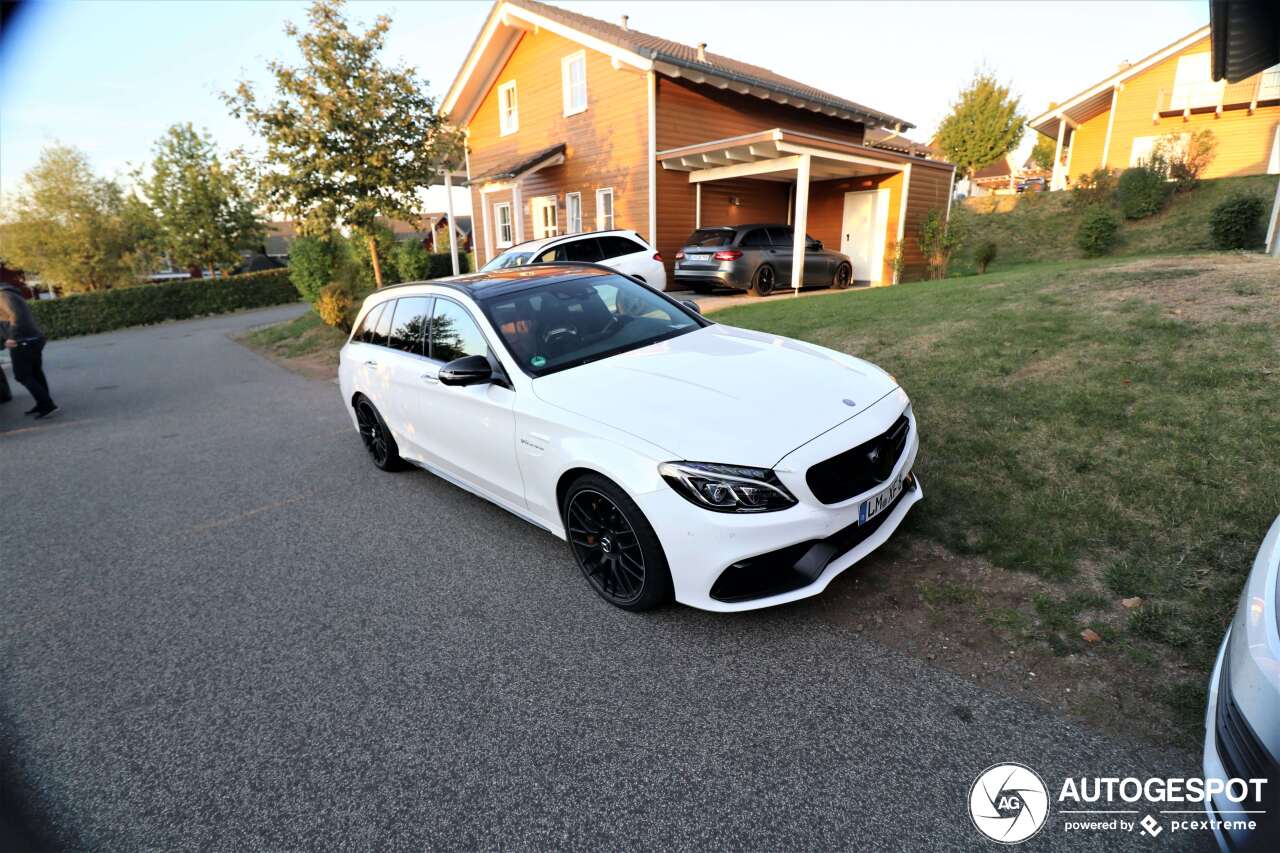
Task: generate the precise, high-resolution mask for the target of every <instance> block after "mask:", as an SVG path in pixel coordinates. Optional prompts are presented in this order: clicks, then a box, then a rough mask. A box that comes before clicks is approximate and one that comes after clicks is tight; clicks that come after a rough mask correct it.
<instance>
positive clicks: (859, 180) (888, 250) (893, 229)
mask: <svg viewBox="0 0 1280 853" xmlns="http://www.w3.org/2000/svg"><path fill="white" fill-rule="evenodd" d="M878 189H887V190H889V210H888V211H887V213H886V215H885V220H886V223H885V232H884V234H882V235H881V236H880V239H881V240H883V241H884V244H885V252H884V256H885V263H884V271H883V273H882V274H881V279H880V280H881V283H883V284H889V283H890V282H892V281H893V268H892V255H893V252H894V251H895V249H896V244H897V240H898V211H899V210H900V205H901V203H902V174H901V173H900V172H892V173H888V174H883V175H866V176H859V177H856V178H843V179H839V180H834V181H817V182H814V183H813V184H812V185H811V186H810V187H809V222H808V227H807V228H805V230H806V231H807V232H808V234H809V236H810V237H813V238H815V239H818V240H821V241H822V244H823V245H824V246H825V247H826V248H828V249H831V250H832V251H835V252H838V251H840V247H841V245H842V239H841V238H842V237H843V236H844V235H843V233H842V232H843V229H844V196H845V193H850V192H862V191H866V190H878Z"/></svg>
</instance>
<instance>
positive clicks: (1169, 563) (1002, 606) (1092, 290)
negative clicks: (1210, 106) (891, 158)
mask: <svg viewBox="0 0 1280 853" xmlns="http://www.w3.org/2000/svg"><path fill="white" fill-rule="evenodd" d="M715 317H716V319H717V320H718V321H721V322H724V323H731V324H733V325H739V326H746V327H750V328H755V329H761V330H764V331H769V332H776V333H779V334H783V335H788V336H791V337H796V338H801V339H805V340H809V341H814V342H816V343H819V344H822V345H824V346H828V347H832V348H833V349H838V350H843V351H846V352H850V353H853V354H856V355H860V356H863V357H866V358H868V359H870V360H871V361H874V362H876V363H877V364H879V365H881V366H883V367H884V368H885V369H887V370H889V371H890V372H892V373H894V374H895V375H896V376H897V377H898V378H899V380H900V381H901V382H902V384H903V386H904V387H905V388H906V389H907V391H908V393H910V394H911V397H912V400H913V403H914V406H915V411H916V413H917V415H918V417H919V422H920V432H921V440H922V449H921V457H920V458H921V461H920V463H919V467H918V469H917V470H918V471H919V472H920V474H921V475H922V477H923V479H924V484H925V491H926V494H927V495H928V497H929V499H928V500H927V501H926V502H925V503H924V504H922V505H921V507H920V511H919V513H918V514H917V517H916V518H915V520H914V521H913V527H912V529H913V530H915V531H916V532H918V533H922V534H924V535H925V536H926V537H928V538H929V539H932V540H934V541H936V542H938V543H941V544H943V545H944V546H945V547H946V548H947V549H948V550H949V551H950V552H952V553H954V554H957V555H960V556H962V557H963V556H966V555H968V556H973V557H976V558H980V559H982V560H985V561H989V562H990V563H991V564H993V565H994V566H995V567H997V569H1000V570H1006V575H1007V581H1008V585H1009V589H1010V590H1014V591H1015V594H1013V595H1012V596H1004V597H1001V598H999V599H995V598H991V597H987V596H979V597H976V598H974V599H972V600H970V599H968V598H965V597H964V596H963V595H962V591H961V590H958V589H956V588H954V586H950V587H948V586H938V585H936V583H935V584H934V585H933V586H928V587H923V588H921V589H920V590H918V591H919V593H920V597H921V599H922V602H923V605H924V606H925V607H926V608H930V609H932V610H934V611H936V613H938V614H943V616H942V618H943V619H944V620H945V619H946V617H947V615H948V614H951V615H955V616H956V618H957V619H964V620H967V621H968V622H969V623H970V624H968V625H959V624H954V623H953V624H949V625H947V626H946V627H947V628H948V629H949V630H951V631H954V632H957V633H961V634H963V633H964V632H966V631H969V632H972V631H975V630H977V631H983V632H994V633H995V634H996V636H998V637H999V638H1001V640H1002V641H1003V642H1005V643H1006V644H1008V645H1009V646H1011V647H1016V646H1018V645H1022V644H1032V645H1035V646H1036V647H1037V648H1038V649H1040V650H1043V651H1047V652H1048V653H1051V654H1052V655H1056V656H1068V655H1082V654H1087V655H1089V656H1096V657H1099V658H1100V659H1101V660H1103V661H1108V660H1109V661H1112V662H1113V663H1115V664H1116V666H1114V667H1112V666H1102V667H1098V668H1094V669H1092V670H1091V673H1092V674H1091V676H1090V677H1094V678H1101V679H1116V681H1115V682H1114V683H1112V684H1111V685H1110V687H1111V688H1112V690H1113V695H1115V696H1117V697H1119V699H1121V700H1123V702H1122V704H1123V705H1124V706H1125V707H1127V708H1130V709H1132V708H1147V709H1149V711H1148V713H1150V714H1151V715H1152V717H1153V719H1152V721H1151V725H1150V726H1149V727H1147V731H1148V732H1149V733H1156V734H1160V733H1167V732H1178V731H1182V732H1189V733H1191V736H1193V737H1194V736H1195V735H1196V733H1197V727H1198V725H1199V722H1198V720H1197V719H1194V718H1196V717H1199V715H1200V714H1201V713H1202V710H1203V708H1202V706H1201V705H1199V704H1197V702H1196V701H1192V699H1189V698H1188V697H1192V698H1194V697H1197V696H1201V695H1202V694H1203V690H1204V685H1205V682H1206V680H1207V675H1208V671H1209V669H1210V667H1211V665H1212V661H1213V657H1214V654H1215V652H1216V650H1217V646H1218V643H1219V641H1220V640H1221V637H1222V631H1223V629H1224V627H1225V626H1226V624H1227V622H1228V621H1229V618H1230V616H1231V614H1232V612H1233V611H1234V607H1235V603H1236V598H1237V596H1238V595H1239V591H1240V588H1241V584H1242V582H1243V579H1244V577H1245V575H1246V574H1247V572H1248V570H1249V567H1250V564H1251V562H1252V559H1253V555H1254V552H1255V551H1256V549H1257V547H1258V544H1259V543H1260V541H1261V539H1262V536H1263V534H1264V533H1265V532H1266V529H1267V527H1268V525H1269V524H1270V522H1271V520H1272V519H1273V518H1274V517H1275V516H1276V515H1277V513H1280V454H1277V453H1276V447H1277V446H1278V444H1280V335H1278V334H1277V332H1276V329H1277V328H1280V271H1278V270H1277V268H1276V266H1275V263H1274V261H1270V260H1268V259H1266V258H1263V257H1261V256H1257V255H1240V254H1205V255H1192V256H1180V257H1162V258H1145V259H1141V260H1133V259H1131V260H1128V261H1123V262H1117V261H1115V260H1109V261H1094V262H1086V261H1074V262H1060V263H1053V264H1043V265H1037V266H1028V267H1023V268H1021V269H1014V270H1009V271H1007V272H1003V273H995V274H989V275H986V276H981V277H969V278H960V279H950V280H946V281H941V282H927V283H924V282H922V283H917V284H910V285H905V286H899V287H895V288H886V289H884V290H881V291H874V292H871V293H862V294H848V295H839V296H834V297H831V298H826V299H821V300H804V299H797V300H789V299H786V298H785V297H784V298H779V299H776V300H770V301H768V302H764V303H762V304H756V305H750V306H741V307H733V308H728V309H726V310H724V311H721V312H718V313H717V314H716V315H715ZM1008 570H1012V571H1008ZM1019 576H1030V577H1032V578H1034V580H1035V583H1028V584H1022V585H1021V588H1022V589H1023V592H1022V593H1021V594H1017V593H1016V590H1018V589H1019V588H1020V582H1019V580H1018V577H1019ZM1125 599H1128V600H1129V601H1128V603H1125V601H1124V600H1125ZM1134 599H1140V601H1139V602H1134ZM1086 629H1088V630H1089V631H1092V632H1093V633H1094V634H1096V635H1097V637H1098V639H1094V640H1093V641H1092V642H1090V641H1088V640H1086V639H1084V638H1083V637H1082V634H1083V633H1084V632H1085V631H1086ZM1135 673H1138V674H1139V676H1138V677H1135V676H1134V674H1135ZM1143 674H1145V677H1142V675H1143ZM1121 679H1123V680H1121Z"/></svg>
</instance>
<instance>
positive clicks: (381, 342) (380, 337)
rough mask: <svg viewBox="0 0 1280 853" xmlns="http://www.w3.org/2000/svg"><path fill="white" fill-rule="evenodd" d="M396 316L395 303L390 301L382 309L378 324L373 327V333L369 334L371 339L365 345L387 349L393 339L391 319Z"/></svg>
mask: <svg viewBox="0 0 1280 853" xmlns="http://www.w3.org/2000/svg"><path fill="white" fill-rule="evenodd" d="M393 314H395V302H391V301H388V302H387V303H386V307H385V308H383V309H382V313H381V314H380V315H378V323H377V325H375V326H374V327H373V331H372V332H370V333H369V338H368V340H367V341H366V342H365V343H370V344H375V345H377V346H380V347H385V346H387V345H388V344H389V343H390V339H391V317H392V315H393Z"/></svg>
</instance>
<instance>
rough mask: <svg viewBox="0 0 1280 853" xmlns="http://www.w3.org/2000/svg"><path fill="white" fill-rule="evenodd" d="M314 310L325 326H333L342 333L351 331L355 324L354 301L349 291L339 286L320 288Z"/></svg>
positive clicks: (331, 285)
mask: <svg viewBox="0 0 1280 853" xmlns="http://www.w3.org/2000/svg"><path fill="white" fill-rule="evenodd" d="M315 308H316V313H317V314H319V315H320V319H321V320H322V321H323V322H324V324H325V325H326V326H333V327H334V328H336V329H341V330H342V331H344V332H350V331H351V324H352V323H354V322H355V315H356V300H355V297H354V296H353V295H352V293H351V291H350V289H348V288H346V287H344V286H342V285H341V284H330V285H327V286H325V287H323V288H321V290H320V293H319V294H318V295H317V296H316V302H315Z"/></svg>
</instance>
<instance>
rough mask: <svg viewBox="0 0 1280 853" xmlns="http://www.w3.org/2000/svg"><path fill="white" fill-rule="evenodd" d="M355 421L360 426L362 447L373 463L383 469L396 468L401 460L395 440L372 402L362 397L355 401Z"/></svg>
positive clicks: (400, 463) (391, 469) (392, 469)
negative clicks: (367, 452)
mask: <svg viewBox="0 0 1280 853" xmlns="http://www.w3.org/2000/svg"><path fill="white" fill-rule="evenodd" d="M356 423H357V424H358V425H359V428H360V440H361V441H362V442H364V449H365V450H367V451H369V456H370V458H372V459H373V464H374V465H376V466H378V468H380V469H381V470H383V471H395V470H398V469H399V468H400V467H401V466H402V462H401V459H400V450H399V448H398V447H396V440H395V439H394V438H392V437H391V431H390V430H389V429H387V425H386V423H384V422H383V420H382V416H381V415H379V414H378V410H377V409H375V408H374V407H373V403H370V402H369V401H368V400H367V399H365V398H363V397H362V398H361V399H360V401H359V402H357V403H356Z"/></svg>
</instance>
